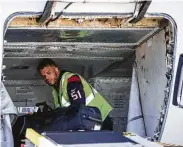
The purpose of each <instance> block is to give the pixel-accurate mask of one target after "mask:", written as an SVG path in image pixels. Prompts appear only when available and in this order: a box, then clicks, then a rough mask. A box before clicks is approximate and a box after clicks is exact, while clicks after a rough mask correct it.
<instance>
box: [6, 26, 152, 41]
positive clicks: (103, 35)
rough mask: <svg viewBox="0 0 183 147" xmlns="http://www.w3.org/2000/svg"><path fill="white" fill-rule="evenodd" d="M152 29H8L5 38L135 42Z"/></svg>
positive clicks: (13, 39)
mask: <svg viewBox="0 0 183 147" xmlns="http://www.w3.org/2000/svg"><path fill="white" fill-rule="evenodd" d="M152 30H153V28H149V29H142V30H141V29H123V30H61V29H53V30H51V29H8V30H7V32H6V35H5V40H6V41H7V42H91V43H92V42H95V43H102V42H105V43H136V42H138V41H139V40H140V39H141V38H142V37H144V36H145V35H147V34H149V33H150V32H151V31H152Z"/></svg>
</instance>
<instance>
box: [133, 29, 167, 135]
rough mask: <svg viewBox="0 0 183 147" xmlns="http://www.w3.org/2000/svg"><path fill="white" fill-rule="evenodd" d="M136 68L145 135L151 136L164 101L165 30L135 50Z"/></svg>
mask: <svg viewBox="0 0 183 147" xmlns="http://www.w3.org/2000/svg"><path fill="white" fill-rule="evenodd" d="M136 70H137V76H138V81H139V87H140V96H141V104H142V110H143V116H144V121H145V129H146V132H147V136H149V137H153V135H154V132H155V130H156V127H157V125H158V123H159V118H160V114H161V113H160V112H161V109H162V108H161V107H162V105H163V102H164V95H165V87H166V83H167V79H166V72H167V67H166V41H165V30H162V31H161V32H159V33H158V34H156V35H155V36H154V37H152V38H151V39H149V40H148V41H147V42H146V43H144V44H142V45H141V46H140V47H139V48H137V50H136Z"/></svg>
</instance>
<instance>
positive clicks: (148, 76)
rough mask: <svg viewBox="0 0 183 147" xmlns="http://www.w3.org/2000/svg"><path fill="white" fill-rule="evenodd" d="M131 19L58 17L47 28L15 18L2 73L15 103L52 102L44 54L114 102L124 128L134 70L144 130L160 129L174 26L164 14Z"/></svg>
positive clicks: (116, 125) (116, 121)
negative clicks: (41, 69) (45, 78)
mask: <svg viewBox="0 0 183 147" xmlns="http://www.w3.org/2000/svg"><path fill="white" fill-rule="evenodd" d="M127 19H128V18H126V17H124V18H121V17H119V18H118V17H114V18H113V17H111V18H107V17H106V18H105V16H104V17H102V18H96V19H92V18H91V19H86V20H85V19H76V18H73V19H68V18H59V19H58V20H57V21H55V22H52V23H50V24H49V26H48V27H47V28H45V27H41V26H39V25H38V24H37V23H36V18H35V17H16V18H14V19H13V20H12V21H11V22H10V24H9V26H8V29H7V31H6V34H5V38H4V58H3V65H5V66H6V68H5V69H4V70H3V73H4V75H5V76H6V78H5V80H4V85H5V86H6V88H7V90H8V92H9V94H10V96H11V98H12V100H13V102H14V104H15V106H17V107H24V106H34V105H35V104H36V103H38V102H43V101H47V104H49V105H50V106H51V107H54V106H53V101H52V95H51V88H50V87H48V86H47V85H46V84H45V83H44V81H43V80H42V79H41V77H40V75H39V73H38V72H37V69H36V67H37V64H38V62H39V61H40V60H41V59H42V58H51V59H53V60H54V61H55V62H56V64H58V65H59V67H60V68H61V70H62V69H63V70H69V71H72V72H76V73H79V74H81V75H82V76H83V77H85V78H86V79H87V80H88V81H89V82H90V83H91V84H92V85H93V86H94V88H96V90H98V91H99V92H100V93H101V94H102V95H103V96H104V97H105V99H106V100H107V101H108V102H109V103H110V104H111V105H112V106H113V108H114V109H113V111H112V112H111V114H110V116H111V117H112V120H113V130H114V131H120V132H124V131H126V128H127V122H128V114H129V111H130V109H131V107H129V106H131V105H130V103H129V102H131V101H130V99H132V95H133V90H132V89H131V88H132V83H133V81H132V79H133V78H132V73H133V72H135V73H136V79H137V84H136V88H137V89H138V92H139V96H137V95H136V96H137V97H139V99H140V108H141V110H142V119H143V123H144V129H145V131H144V132H145V136H147V137H153V136H154V134H155V132H157V131H158V129H161V128H160V127H159V126H160V124H161V122H160V118H161V117H162V113H161V111H162V108H164V107H165V104H166V102H167V98H168V91H166V90H168V89H169V86H170V85H169V83H170V80H171V79H169V77H168V76H169V74H170V73H171V69H172V62H173V61H172V54H173V45H172V44H170V42H171V40H173V39H172V37H173V34H172V30H173V27H172V26H171V24H170V22H169V21H168V20H167V19H165V18H163V17H146V18H143V19H142V20H141V21H140V22H138V23H136V24H130V23H128V22H127ZM136 107H137V106H136V105H135V104H134V110H132V111H135V109H139V108H136ZM136 117H137V116H136Z"/></svg>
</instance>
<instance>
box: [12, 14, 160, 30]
mask: <svg viewBox="0 0 183 147" xmlns="http://www.w3.org/2000/svg"><path fill="white" fill-rule="evenodd" d="M100 17H101V16H100ZM37 18H38V17H30V16H28V17H16V18H14V19H13V20H12V21H11V22H10V24H9V27H10V28H11V27H40V24H38V23H37V21H36V19H37ZM85 18H86V19H85ZM128 18H129V17H126V18H120V16H112V18H105V16H103V17H101V18H97V16H94V17H86V16H84V15H83V17H82V16H78V18H67V17H66V16H63V18H59V19H57V20H56V21H53V22H51V23H49V25H48V26H47V27H48V28H57V27H77V28H78V27H90V28H126V27H127V28H128V27H137V28H142V27H159V25H160V23H161V21H162V20H163V18H161V17H159V18H156V19H155V18H143V19H142V20H141V21H139V22H137V23H136V24H130V23H128V22H127V20H128Z"/></svg>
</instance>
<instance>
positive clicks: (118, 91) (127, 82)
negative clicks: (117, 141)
mask: <svg viewBox="0 0 183 147" xmlns="http://www.w3.org/2000/svg"><path fill="white" fill-rule="evenodd" d="M90 82H91V83H92V85H93V86H94V88H95V89H96V90H97V91H99V92H100V94H101V95H102V96H104V98H105V99H106V100H107V101H108V102H109V103H110V104H111V106H112V107H113V110H112V111H111V113H110V117H111V118H112V120H113V130H114V131H118V132H124V131H125V130H126V126H127V116H128V106H129V95H130V87H131V77H129V78H127V77H96V78H93V79H90Z"/></svg>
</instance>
